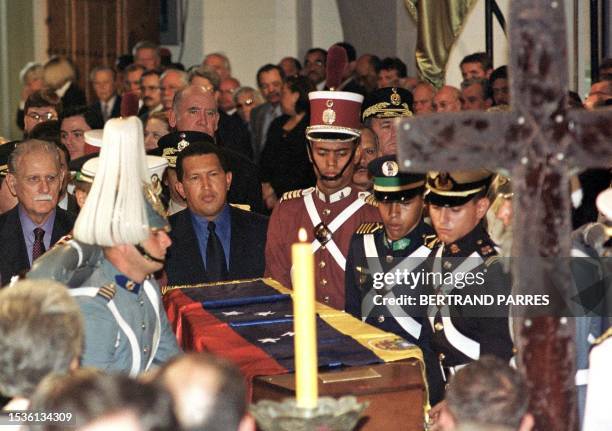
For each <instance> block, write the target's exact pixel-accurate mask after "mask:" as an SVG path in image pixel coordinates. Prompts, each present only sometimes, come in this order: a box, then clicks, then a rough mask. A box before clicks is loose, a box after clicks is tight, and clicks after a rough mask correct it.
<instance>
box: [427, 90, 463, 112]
mask: <svg viewBox="0 0 612 431" xmlns="http://www.w3.org/2000/svg"><path fill="white" fill-rule="evenodd" d="M433 103H434V109H435V111H436V112H459V111H461V105H462V103H461V90H459V89H458V88H456V87H452V86H450V85H445V86H444V87H442V88H440V89H439V90H438V92H437V93H436V95H435V96H434V99H433Z"/></svg>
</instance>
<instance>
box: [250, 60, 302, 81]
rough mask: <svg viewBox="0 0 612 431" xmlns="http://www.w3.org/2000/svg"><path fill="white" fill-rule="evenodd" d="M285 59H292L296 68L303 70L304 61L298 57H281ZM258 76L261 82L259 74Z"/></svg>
mask: <svg viewBox="0 0 612 431" xmlns="http://www.w3.org/2000/svg"><path fill="white" fill-rule="evenodd" d="M285 59H289V60H291V61H292V62H293V65H294V66H295V68H296V69H297V71H298V72H299V71H301V70H302V63H300V60H298V59H297V58H295V57H283V58H282V59H281V61H282V60H285ZM279 67H280V63H279ZM257 78H258V79H257V81H258V82H259V75H257Z"/></svg>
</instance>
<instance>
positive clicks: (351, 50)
mask: <svg viewBox="0 0 612 431" xmlns="http://www.w3.org/2000/svg"><path fill="white" fill-rule="evenodd" d="M336 45H338V46H341V47H342V48H344V50H345V51H346V57H347V58H348V61H349V62H351V61H355V60H356V59H357V51H355V47H354V46H353V45H351V44H350V43H348V42H338V43H336Z"/></svg>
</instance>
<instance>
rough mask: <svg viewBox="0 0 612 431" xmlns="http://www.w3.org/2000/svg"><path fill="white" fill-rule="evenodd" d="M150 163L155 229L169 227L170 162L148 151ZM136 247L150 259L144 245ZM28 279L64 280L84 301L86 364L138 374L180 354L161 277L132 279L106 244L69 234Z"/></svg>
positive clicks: (93, 163) (148, 189) (148, 205)
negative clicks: (164, 198)
mask: <svg viewBox="0 0 612 431" xmlns="http://www.w3.org/2000/svg"><path fill="white" fill-rule="evenodd" d="M110 121H111V122H112V121H117V120H110ZM143 157H144V154H143ZM99 161H100V159H98V158H93V159H90V160H88V161H87V162H86V163H85V164H84V165H83V167H82V171H81V174H80V175H81V177H82V178H88V179H89V180H93V181H95V180H96V179H95V178H94V177H95V176H96V172H97V171H98V170H99V169H100V164H99ZM146 163H147V165H148V168H149V174H150V175H151V183H150V184H147V185H145V186H144V194H145V199H144V201H145V208H144V209H145V211H146V219H147V221H148V225H149V229H162V230H165V231H168V230H169V228H170V226H169V224H168V220H167V218H166V216H165V211H164V209H163V206H162V204H161V201H160V200H159V197H158V194H159V191H160V190H159V189H160V184H159V178H161V177H162V174H163V170H164V169H165V167H166V166H167V162H166V160H165V159H164V158H162V157H155V156H147V162H146ZM139 187H141V188H142V185H139ZM88 198H89V197H88ZM135 247H136V249H137V250H138V251H139V252H140V253H141V254H142V255H143V256H144V257H145V258H147V256H148V255H147V254H146V251H145V250H144V249H143V248H142V247H141V246H140V245H138V244H136V245H135ZM149 258H150V257H149ZM27 278H29V279H52V280H55V281H58V282H60V283H63V284H65V285H66V286H67V287H68V288H69V289H70V294H71V295H72V296H74V297H75V299H76V300H77V302H78V303H79V306H80V308H81V312H82V313H83V318H84V319H83V320H84V322H85V346H84V347H85V348H84V351H83V355H82V358H81V363H82V365H83V366H91V367H95V368H99V369H102V370H105V371H112V372H123V373H128V374H129V375H130V376H136V375H138V374H139V373H141V372H143V371H147V370H149V369H150V368H151V366H152V365H160V364H162V363H164V362H166V361H167V360H168V359H170V358H171V357H173V356H175V355H177V354H179V353H180V349H179V347H178V345H177V342H176V337H175V336H174V334H173V332H172V329H171V327H170V325H169V323H168V319H167V316H166V313H165V310H164V306H163V303H162V300H161V293H160V288H159V285H158V284H157V282H156V281H155V279H154V278H153V277H152V275H149V276H148V277H147V278H146V279H145V280H144V281H143V282H142V283H141V284H139V283H137V282H134V281H132V280H130V279H129V278H128V277H127V276H125V275H124V274H122V273H121V272H120V271H119V270H118V269H117V268H116V267H115V266H114V265H113V264H112V263H111V262H110V261H109V260H108V259H107V258H106V257H105V255H104V248H103V247H102V246H100V245H92V244H86V243H84V242H82V241H78V240H76V239H73V238H72V237H70V236H68V237H65V238H64V239H63V240H61V241H60V242H58V244H57V245H56V246H55V247H54V248H52V249H51V250H49V251H48V252H47V253H45V254H44V255H43V256H41V257H40V258H39V259H38V260H37V261H36V262H35V264H34V265H33V267H32V270H31V271H30V272H29V273H28V274H27Z"/></svg>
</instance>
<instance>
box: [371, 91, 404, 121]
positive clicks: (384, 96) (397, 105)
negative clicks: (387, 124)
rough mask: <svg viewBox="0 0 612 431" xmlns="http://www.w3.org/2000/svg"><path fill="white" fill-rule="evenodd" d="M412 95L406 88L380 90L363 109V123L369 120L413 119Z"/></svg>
mask: <svg viewBox="0 0 612 431" xmlns="http://www.w3.org/2000/svg"><path fill="white" fill-rule="evenodd" d="M412 103H413V98H412V93H411V92H410V91H408V90H406V89H404V88H396V87H386V88H379V89H378V90H375V91H374V92H372V94H370V95H369V96H368V97H367V98H366V100H365V102H364V103H363V106H362V107H361V121H365V120H367V119H368V118H396V117H412Z"/></svg>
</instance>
